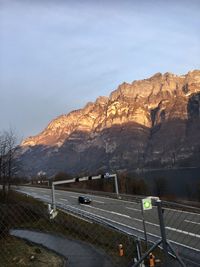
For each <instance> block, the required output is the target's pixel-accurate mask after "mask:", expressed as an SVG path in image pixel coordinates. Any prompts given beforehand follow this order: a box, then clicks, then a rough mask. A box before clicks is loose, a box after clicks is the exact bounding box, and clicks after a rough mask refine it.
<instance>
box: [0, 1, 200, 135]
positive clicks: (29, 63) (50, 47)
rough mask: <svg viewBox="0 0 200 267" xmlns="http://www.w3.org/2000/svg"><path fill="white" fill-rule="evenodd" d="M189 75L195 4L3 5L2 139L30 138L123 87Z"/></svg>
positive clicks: (196, 50)
mask: <svg viewBox="0 0 200 267" xmlns="http://www.w3.org/2000/svg"><path fill="white" fill-rule="evenodd" d="M193 69H200V1H199V0H168V1H166V0H101V1H100V0H99V1H98V0H96V1H95V0H93V1H92V0H0V100H1V101H0V132H3V131H4V130H8V129H10V128H11V129H12V130H14V131H15V132H16V134H17V136H18V137H19V138H21V139H23V138H26V137H28V136H33V135H36V134H38V133H39V132H41V131H42V130H43V129H44V128H45V127H46V126H47V125H48V123H49V122H50V121H51V120H52V119H54V118H56V117H57V116H59V115H61V114H67V113H68V112H70V111H72V110H75V109H79V108H83V107H84V106H85V105H86V103H87V102H90V101H95V99H96V98H97V97H98V96H109V94H110V93H111V92H112V91H113V90H115V89H116V88H117V87H118V85H119V84H121V83H123V82H124V81H126V82H130V83H131V82H132V81H134V80H140V79H144V78H148V77H150V76H152V75H153V74H155V73H157V72H162V73H165V72H173V73H175V74H178V75H179V74H186V73H187V72H188V71H189V70H193Z"/></svg>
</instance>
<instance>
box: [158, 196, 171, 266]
mask: <svg viewBox="0 0 200 267" xmlns="http://www.w3.org/2000/svg"><path fill="white" fill-rule="evenodd" d="M156 204H157V208H158V219H159V223H160V233H161V238H162V246H163V251H164V254H165V264H166V266H169V265H167V262H168V257H169V255H168V244H167V238H166V233H165V224H164V219H163V211H162V202H161V200H160V199H158V200H157V201H156Z"/></svg>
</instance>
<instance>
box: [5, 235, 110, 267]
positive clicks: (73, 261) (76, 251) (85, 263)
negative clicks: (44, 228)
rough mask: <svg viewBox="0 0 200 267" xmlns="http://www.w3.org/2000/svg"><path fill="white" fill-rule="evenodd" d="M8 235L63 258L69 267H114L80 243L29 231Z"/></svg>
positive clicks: (89, 247) (106, 257)
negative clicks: (40, 246) (46, 249)
mask: <svg viewBox="0 0 200 267" xmlns="http://www.w3.org/2000/svg"><path fill="white" fill-rule="evenodd" d="M10 233H11V235H13V236H16V237H20V238H23V239H25V240H28V241H31V242H34V243H36V244H39V245H42V246H44V247H46V248H48V249H51V250H53V251H55V252H56V253H58V254H60V255H61V256H64V257H65V258H66V259H67V266H69V267H114V265H113V264H112V263H111V262H110V261H109V259H108V256H106V255H105V254H104V253H103V252H101V251H99V250H97V249H95V248H94V247H93V246H91V245H88V244H86V243H84V242H81V241H77V240H71V239H66V238H64V237H61V236H57V235H52V234H48V233H42V232H36V231H31V230H11V232H10Z"/></svg>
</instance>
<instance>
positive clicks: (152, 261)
mask: <svg viewBox="0 0 200 267" xmlns="http://www.w3.org/2000/svg"><path fill="white" fill-rule="evenodd" d="M149 267H155V256H154V255H153V253H150V254H149Z"/></svg>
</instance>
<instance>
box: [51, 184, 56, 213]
mask: <svg viewBox="0 0 200 267" xmlns="http://www.w3.org/2000/svg"><path fill="white" fill-rule="evenodd" d="M51 191H52V207H53V209H54V210H55V209H56V201H55V186H54V183H53V182H52V188H51Z"/></svg>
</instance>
